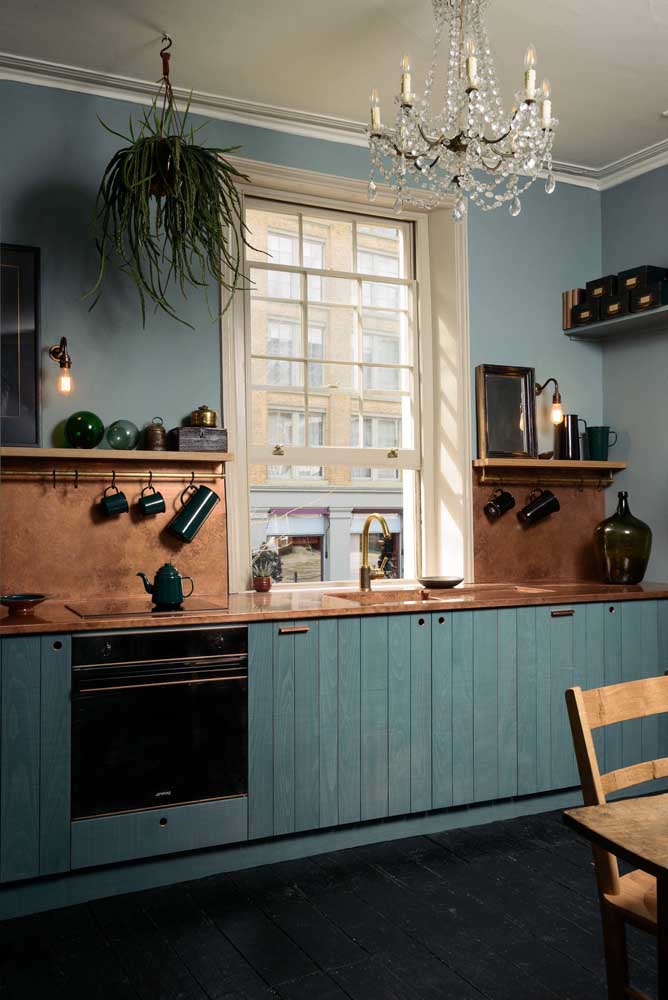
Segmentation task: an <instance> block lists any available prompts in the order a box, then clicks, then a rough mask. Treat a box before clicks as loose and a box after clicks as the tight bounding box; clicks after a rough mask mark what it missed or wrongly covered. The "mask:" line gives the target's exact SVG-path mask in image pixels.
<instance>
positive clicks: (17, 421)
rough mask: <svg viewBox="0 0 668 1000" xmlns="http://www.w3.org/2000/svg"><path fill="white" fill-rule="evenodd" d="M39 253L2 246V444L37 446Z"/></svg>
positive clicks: (0, 340)
mask: <svg viewBox="0 0 668 1000" xmlns="http://www.w3.org/2000/svg"><path fill="white" fill-rule="evenodd" d="M39 349H40V345H39V248H38V247H21V246H14V245H12V244H11V243H0V386H1V393H2V394H1V397H0V442H1V443H2V444H5V445H34V446H37V445H39V370H40V353H39Z"/></svg>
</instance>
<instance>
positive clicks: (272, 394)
mask: <svg viewBox="0 0 668 1000" xmlns="http://www.w3.org/2000/svg"><path fill="white" fill-rule="evenodd" d="M246 222H247V225H248V228H249V230H250V241H251V243H252V245H253V248H254V249H253V250H249V251H248V254H247V261H246V266H247V273H249V276H250V278H251V290H250V293H249V295H248V315H247V323H246V329H247V349H248V352H249V355H250V378H249V385H248V392H247V400H248V425H249V426H248V434H249V488H250V513H251V541H252V547H253V551H254V552H255V551H257V550H258V548H259V547H260V546H269V547H270V548H271V549H272V550H273V551H274V552H275V553H276V559H275V560H274V572H273V576H274V579H275V580H276V581H277V582H283V583H292V582H315V581H320V580H344V579H351V578H355V577H356V576H357V575H358V572H359V564H360V551H359V550H360V537H361V531H362V525H363V524H364V520H365V518H366V517H367V515H368V514H369V513H370V512H372V511H377V512H379V513H382V514H383V516H384V517H385V518H386V520H387V521H388V524H389V525H390V530H391V532H392V537H393V547H392V553H393V554H392V557H391V558H390V560H389V562H388V565H387V567H386V570H385V574H386V576H388V577H392V578H399V577H401V576H402V575H403V573H404V564H405V555H406V554H405V552H404V540H405V523H404V522H405V516H406V510H405V508H406V504H407V503H408V504H409V505H412V504H414V503H415V501H416V495H415V494H416V490H415V483H416V481H417V474H416V463H415V459H414V456H415V454H416V452H417V450H418V444H417V440H418V434H417V429H416V428H417V419H416V410H417V406H418V402H417V395H416V393H417V385H416V383H417V367H416V355H417V349H416V330H415V319H414V316H415V285H414V280H413V279H414V275H413V264H412V250H411V246H412V243H411V238H412V233H411V227H410V223H405V222H401V223H399V222H397V223H396V224H392V223H390V222H389V220H385V219H379V220H378V224H375V222H376V220H375V219H374V217H370V218H362V217H354V216H350V215H348V214H345V213H341V212H335V211H332V212H326V211H323V210H318V211H316V210H309V209H300V208H299V206H291V205H283V204H281V203H271V202H263V201H260V200H256V199H252V198H251V199H248V200H247V210H246ZM406 455H408V456H413V459H412V460H411V462H408V461H407V460H404V456H406ZM392 456H393V457H392ZM380 459H382V462H381V461H380ZM418 471H419V470H418ZM375 529H377V530H378V531H379V530H380V529H379V526H378V525H374V533H372V535H371V538H370V555H371V560H372V565H374V564H377V563H378V562H379V561H380V558H381V555H380V553H381V535H380V534H379V533H377V532H376V530H375Z"/></svg>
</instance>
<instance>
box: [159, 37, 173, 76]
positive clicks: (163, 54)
mask: <svg viewBox="0 0 668 1000" xmlns="http://www.w3.org/2000/svg"><path fill="white" fill-rule="evenodd" d="M165 42H167V45H165ZM171 47H172V39H171V38H170V36H169V35H168V34H167V32H163V35H162V48H161V49H160V58H161V59H162V76H163V79H165V80H168V79H169V50H170V49H171Z"/></svg>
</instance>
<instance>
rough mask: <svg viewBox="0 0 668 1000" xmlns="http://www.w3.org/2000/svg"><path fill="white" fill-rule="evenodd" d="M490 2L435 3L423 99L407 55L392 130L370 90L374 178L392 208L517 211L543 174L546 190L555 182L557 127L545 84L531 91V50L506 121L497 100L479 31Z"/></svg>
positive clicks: (372, 184)
mask: <svg viewBox="0 0 668 1000" xmlns="http://www.w3.org/2000/svg"><path fill="white" fill-rule="evenodd" d="M487 3H488V0H433V4H434V20H435V37H434V52H433V56H432V62H431V67H430V69H429V72H428V74H427V79H426V83H425V89H424V94H423V96H422V97H419V98H418V97H417V96H416V95H415V94H414V93H413V91H412V89H411V68H410V63H409V60H408V57H407V56H404V58H403V60H402V64H401V71H402V72H401V92H400V94H398V96H397V97H396V103H397V105H398V110H397V113H396V118H395V122H394V125H393V126H392V127H389V126H385V125H383V124H382V122H381V115H380V101H379V98H378V92H377V91H376V90H374V91H373V92H372V94H371V125H370V128H369V147H370V151H371V178H370V181H369V197H370V198H371V199H373V198H374V197H375V195H376V190H377V185H376V181H377V180H380V181H381V182H385V183H387V184H389V185H390V186H391V187H392V189H393V190H394V191H395V193H396V203H395V209H396V211H397V212H401V210H402V209H403V208H404V207H409V206H411V205H416V206H426V207H435V206H436V205H439V204H442V202H443V199H444V197H445V196H450V197H451V196H453V195H455V196H456V198H457V200H456V202H455V206H454V209H453V215H454V217H455V219H463V218H464V216H465V215H466V210H467V203H468V200H470V201H473V202H474V203H475V204H476V205H478V206H479V207H480V208H481V209H482V210H483V212H490V211H492V209H494V208H499V207H500V206H501V205H502V204H504V202H510V214H511V215H512V216H517V215H519V213H520V211H521V210H522V205H521V202H520V195H521V194H522V193H523V192H524V191H526V190H527V188H528V187H530V185H531V184H533V182H534V181H535V180H536V178H537V176H538V174H539V172H541V171H546V172H547V179H546V181H545V190H546V191H547V193H548V194H551V193H552V192H553V191H554V189H555V186H556V182H555V179H554V175H553V174H552V143H553V140H554V130H555V128H556V127H557V125H558V121H557V120H556V119H555V118H553V117H552V99H551V92H550V84H549V82H548V81H547V80H544V81H543V85H542V88H540V90H539V89H537V87H536V52H535V50H534V48H533V46H532V45H530V46H529V48H528V49H527V53H526V56H525V60H524V84H523V87H522V89H521V90H520V91H518V92H517V94H516V95H515V105H514V106H513V108H512V110H511V112H510V114H509V115H507V114H506V113H505V112H504V110H503V106H502V104H501V96H500V92H499V87H498V84H497V81H496V71H495V68H494V60H493V57H492V52H491V49H490V45H489V40H488V38H487V31H486V28H485V20H484V16H485V11H486V8H487ZM446 37H447V39H448V41H449V45H448V68H447V80H446V81H445V91H444V101H443V103H442V104H441V103H440V102H438V101H436V102H434V100H433V96H434V95H433V91H434V88H435V86H437V77H438V62H439V54H440V50H441V46H442V45H443V43H444V41H445V39H446Z"/></svg>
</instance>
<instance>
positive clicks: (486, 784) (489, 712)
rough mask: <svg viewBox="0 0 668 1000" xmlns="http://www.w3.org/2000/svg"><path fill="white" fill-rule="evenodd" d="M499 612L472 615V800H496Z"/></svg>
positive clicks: (497, 782) (481, 612) (497, 780)
mask: <svg viewBox="0 0 668 1000" xmlns="http://www.w3.org/2000/svg"><path fill="white" fill-rule="evenodd" d="M497 627H498V611H496V610H491V611H475V612H474V614H473V798H474V801H476V802H485V801H489V800H490V799H494V798H497V792H498V786H499V771H498V726H499V705H498V689H499V665H498V640H497Z"/></svg>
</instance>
